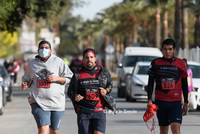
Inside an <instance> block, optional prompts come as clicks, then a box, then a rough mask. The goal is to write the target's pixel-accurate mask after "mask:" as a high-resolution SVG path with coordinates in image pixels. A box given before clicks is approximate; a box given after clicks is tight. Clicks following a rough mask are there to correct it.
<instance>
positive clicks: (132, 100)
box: [129, 90, 137, 102]
mask: <svg viewBox="0 0 200 134" xmlns="http://www.w3.org/2000/svg"><path fill="white" fill-rule="evenodd" d="M132 92H133V91H132V90H131V91H130V97H129V101H130V102H136V101H137V99H133V98H132Z"/></svg>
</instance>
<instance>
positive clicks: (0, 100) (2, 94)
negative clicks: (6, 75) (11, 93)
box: [0, 77, 6, 115]
mask: <svg viewBox="0 0 200 134" xmlns="http://www.w3.org/2000/svg"><path fill="white" fill-rule="evenodd" d="M2 83H3V78H2V77H0V115H2V114H3V105H4V100H5V97H6V95H5V92H4V89H3V87H2Z"/></svg>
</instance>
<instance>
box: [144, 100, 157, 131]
mask: <svg viewBox="0 0 200 134" xmlns="http://www.w3.org/2000/svg"><path fill="white" fill-rule="evenodd" d="M157 110H158V106H157V105H155V104H149V109H147V110H146V112H145V113H144V115H143V120H144V122H146V125H147V128H148V129H149V130H150V131H151V132H152V131H153V132H154V133H155V131H154V129H155V121H156V116H155V113H154V111H156V112H157ZM151 118H152V121H153V123H152V127H151V128H150V127H149V126H148V124H147V122H148V121H149V120H150V119H151Z"/></svg>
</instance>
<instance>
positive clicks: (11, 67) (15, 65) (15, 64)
mask: <svg viewBox="0 0 200 134" xmlns="http://www.w3.org/2000/svg"><path fill="white" fill-rule="evenodd" d="M19 70H20V65H19V63H18V62H17V61H16V59H13V60H12V59H11V60H10V63H9V67H8V72H13V73H14V76H13V82H14V83H16V82H17V74H18V72H19Z"/></svg>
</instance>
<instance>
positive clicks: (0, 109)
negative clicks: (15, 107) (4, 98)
mask: <svg viewBox="0 0 200 134" xmlns="http://www.w3.org/2000/svg"><path fill="white" fill-rule="evenodd" d="M0 115H3V106H2V107H1V108H0Z"/></svg>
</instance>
